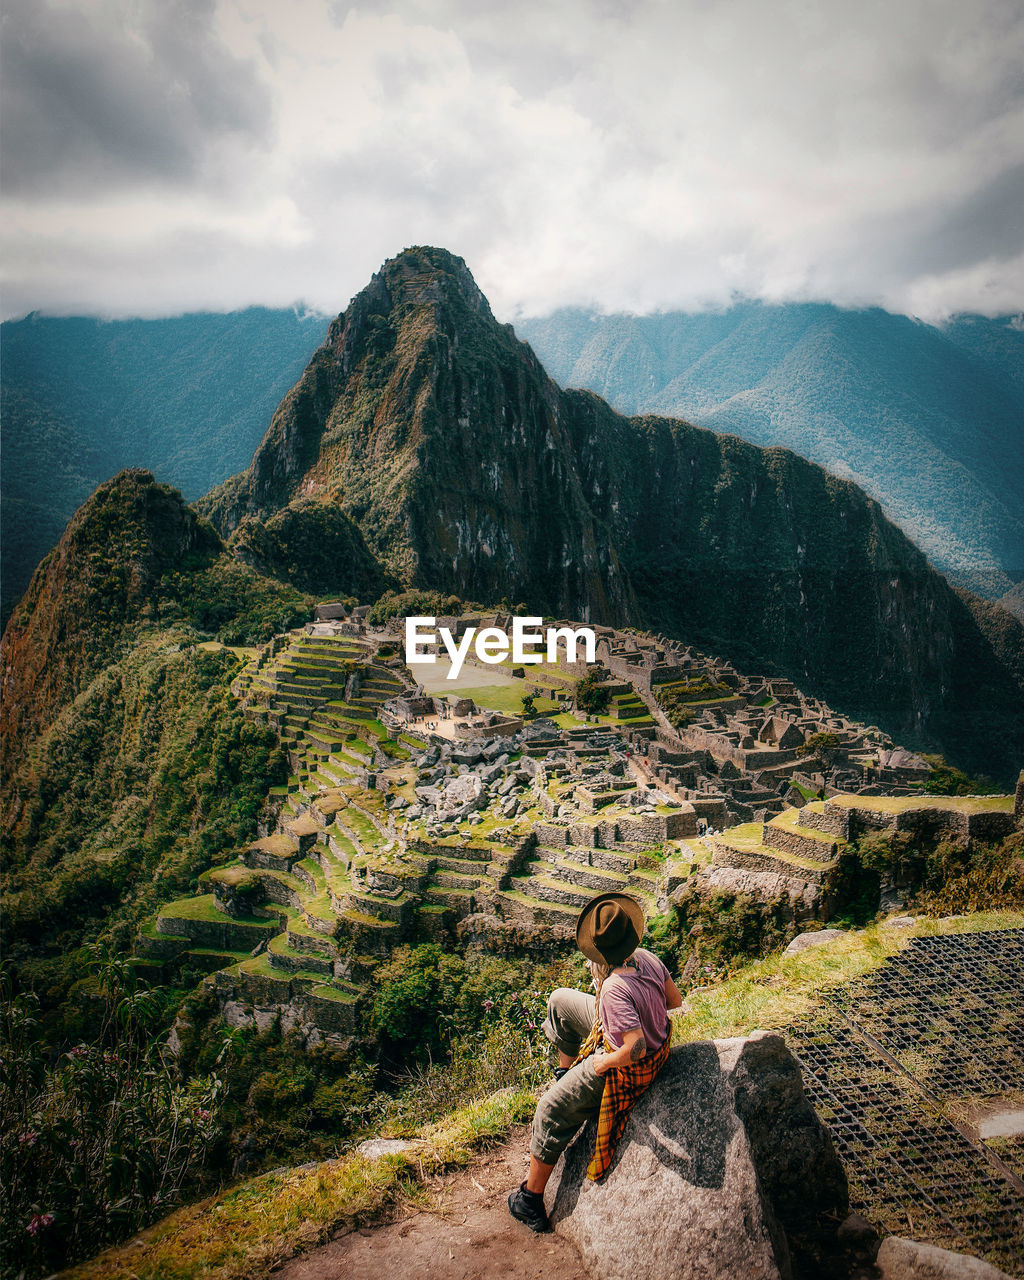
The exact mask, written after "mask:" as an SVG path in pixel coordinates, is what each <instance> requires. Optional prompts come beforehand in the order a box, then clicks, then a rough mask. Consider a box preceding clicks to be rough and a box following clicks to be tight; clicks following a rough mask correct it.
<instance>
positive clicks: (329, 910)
mask: <svg viewBox="0 0 1024 1280" xmlns="http://www.w3.org/2000/svg"><path fill="white" fill-rule="evenodd" d="M301 910H302V916H303V920H304V922H305V924H306V927H307V928H308V929H310V930H311V931H312V932H313V933H319V934H322V935H327V936H333V934H334V931H335V929H336V928H337V925H338V913H337V912H336V911H335V910H334V906H333V904H332V902H331V895H330V889H328V890H327V891H326V892H324V893H319V894H317V895H316V897H315V898H307V899H306V900H305V901H304V902H303V904H302V907H301ZM318 925H319V926H320V927H319V928H318V927H317V926H318Z"/></svg>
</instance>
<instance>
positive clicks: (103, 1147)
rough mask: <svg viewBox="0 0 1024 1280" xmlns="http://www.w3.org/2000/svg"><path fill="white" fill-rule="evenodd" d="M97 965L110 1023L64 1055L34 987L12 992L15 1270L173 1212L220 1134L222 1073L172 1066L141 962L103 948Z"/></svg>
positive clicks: (9, 1245)
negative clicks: (45, 1033)
mask: <svg viewBox="0 0 1024 1280" xmlns="http://www.w3.org/2000/svg"><path fill="white" fill-rule="evenodd" d="M90 968H91V969H92V978H91V981H90V984H89V985H90V989H91V990H92V991H93V993H94V1000H95V1004H96V1007H97V1010H98V1013H99V1019H98V1025H99V1033H98V1035H96V1036H95V1038H94V1039H93V1040H92V1041H91V1042H88V1043H82V1044H77V1045H75V1046H73V1047H72V1048H71V1049H70V1050H68V1051H67V1052H65V1053H62V1054H61V1055H60V1056H59V1057H58V1058H57V1059H56V1060H55V1061H51V1059H50V1054H49V1051H48V1048H47V1045H46V1044H45V1042H44V1040H43V1037H42V1035H41V1026H40V1021H39V1017H38V1004H37V1002H36V1001H35V999H34V997H33V996H31V995H18V996H12V995H11V994H10V993H9V992H5V993H4V998H3V1001H2V1020H3V1021H2V1031H3V1042H2V1046H0V1067H2V1070H0V1132H2V1139H3V1140H2V1155H0V1168H2V1174H3V1177H2V1193H0V1194H2V1203H3V1212H2V1215H0V1218H2V1223H0V1243H2V1245H3V1249H4V1256H5V1260H6V1264H7V1267H8V1268H9V1270H10V1271H11V1272H12V1273H13V1272H14V1271H16V1270H22V1271H23V1273H24V1274H27V1275H35V1274H47V1273H49V1272H51V1271H53V1270H54V1269H55V1268H56V1267H60V1266H63V1265H65V1264H66V1263H68V1262H72V1261H74V1260H76V1259H79V1258H82V1257H86V1256H88V1255H89V1254H92V1253H95V1252H96V1251H97V1250H98V1249H100V1248H102V1247H103V1246H104V1245H106V1244H109V1243H110V1242H111V1241H114V1240H118V1239H122V1238H123V1237H124V1236H126V1235H128V1234H129V1233H131V1232H134V1231H137V1230H139V1228H140V1227H143V1226H145V1225H146V1224H147V1223H149V1222H152V1221H153V1220H154V1219H156V1218H158V1217H161V1216H162V1215H163V1214H165V1213H166V1212H167V1211H168V1210H169V1209H170V1208H171V1207H172V1206H173V1205H174V1204H175V1203H177V1202H178V1201H179V1200H180V1199H181V1198H182V1196H183V1194H184V1193H185V1192H186V1191H189V1190H193V1189H194V1188H195V1187H196V1185H197V1184H198V1182H199V1180H200V1177H201V1174H202V1171H203V1167H204V1165H205V1162H206V1153H207V1149H208V1147H209V1144H210V1142H211V1140H212V1139H213V1138H214V1136H215V1134H216V1130H217V1124H218V1121H217V1107H218V1099H219V1095H220V1090H221V1084H220V1081H219V1080H218V1079H217V1078H216V1077H215V1076H208V1077H202V1078H198V1079H194V1080H192V1081H190V1082H188V1083H187V1084H186V1083H182V1082H180V1081H179V1080H178V1079H177V1078H175V1077H174V1076H173V1075H172V1073H171V1071H170V1070H169V1069H168V1067H167V1066H166V1065H165V1064H164V1062H163V1059H162V1057H161V1052H160V1046H159V1044H158V1041H157V1039H156V1036H155V1035H154V1034H153V1033H154V1030H155V1028H154V1021H153V1019H154V1010H155V1007H156V1006H155V1002H154V1000H153V998H152V996H151V995H150V993H148V992H145V991H142V990H141V989H140V988H139V987H138V986H137V985H136V982H135V978H134V976H133V974H132V970H131V967H130V965H128V964H127V963H125V962H124V961H119V960H114V959H111V958H109V957H104V956H102V955H100V953H99V952H97V951H93V953H92V959H91V963H90Z"/></svg>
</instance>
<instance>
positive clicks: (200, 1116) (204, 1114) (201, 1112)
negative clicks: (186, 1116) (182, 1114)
mask: <svg viewBox="0 0 1024 1280" xmlns="http://www.w3.org/2000/svg"><path fill="white" fill-rule="evenodd" d="M211 1114H212V1113H211V1112H209V1111H206V1110H205V1109H204V1108H203V1107H200V1108H199V1109H198V1111H196V1119H197V1120H209V1119H210V1116H211Z"/></svg>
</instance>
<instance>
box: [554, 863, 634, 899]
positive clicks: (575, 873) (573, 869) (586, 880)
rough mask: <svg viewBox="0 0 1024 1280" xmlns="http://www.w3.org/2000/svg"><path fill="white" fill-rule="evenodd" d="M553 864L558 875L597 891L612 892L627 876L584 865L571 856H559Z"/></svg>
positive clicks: (624, 881) (622, 883) (623, 882)
mask: <svg viewBox="0 0 1024 1280" xmlns="http://www.w3.org/2000/svg"><path fill="white" fill-rule="evenodd" d="M555 866H556V869H557V873H558V874H559V875H560V876H563V877H564V878H565V879H567V880H570V881H571V882H572V883H573V884H576V885H582V886H584V887H585V888H588V889H593V890H595V891H596V892H598V893H612V892H614V891H615V890H617V889H621V888H622V886H623V885H624V884H625V883H626V881H627V878H628V877H627V876H626V875H624V874H623V873H622V872H621V871H606V870H605V869H604V868H603V867H592V866H589V865H584V864H583V863H580V862H574V861H573V860H572V859H571V858H560V859H559V860H558V862H557V863H556V864H555ZM630 874H632V873H630Z"/></svg>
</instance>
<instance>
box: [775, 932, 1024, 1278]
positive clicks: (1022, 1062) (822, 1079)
mask: <svg viewBox="0 0 1024 1280" xmlns="http://www.w3.org/2000/svg"><path fill="white" fill-rule="evenodd" d="M831 1002H832V1004H833V1006H834V1007H833V1008H832V1009H829V1010H826V1011H824V1012H823V1013H822V1014H821V1015H820V1016H819V1017H818V1018H817V1019H816V1020H814V1021H812V1022H807V1023H804V1024H800V1025H797V1026H794V1027H791V1028H790V1029H789V1030H788V1032H787V1039H788V1040H789V1043H790V1046H791V1048H792V1049H793V1051H794V1053H795V1054H796V1055H797V1057H798V1058H799V1059H800V1062H801V1064H802V1066H803V1068H804V1080H805V1086H806V1089H807V1093H808V1096H809V1097H810V1099H811V1101H812V1102H813V1103H814V1105H815V1108H816V1109H817V1111H818V1113H819V1115H820V1116H821V1118H822V1120H823V1121H824V1122H825V1124H827V1126H828V1128H829V1130H830V1132H831V1133H832V1137H833V1140H834V1141H835V1143H836V1147H837V1149H838V1151H839V1154H840V1156H841V1158H842V1160H843V1162H844V1164H845V1165H846V1168H847V1173H848V1174H849V1177H850V1193H851V1201H852V1203H853V1205H854V1207H855V1208H857V1209H860V1210H861V1211H862V1212H865V1213H867V1214H869V1216H871V1217H872V1218H873V1219H874V1220H875V1221H876V1222H878V1223H879V1224H880V1225H881V1226H883V1227H885V1228H886V1229H887V1230H889V1231H892V1232H895V1233H898V1234H902V1235H909V1236H912V1237H915V1238H917V1239H925V1240H930V1241H933V1242H934V1243H936V1244H940V1245H942V1246H944V1247H945V1248H949V1249H957V1250H961V1251H964V1252H968V1253H972V1254H976V1255H980V1256H982V1257H985V1258H987V1259H988V1260H989V1261H991V1262H993V1263H995V1264H996V1265H997V1266H1000V1267H1002V1268H1003V1269H1004V1270H1006V1271H1010V1272H1014V1273H1017V1274H1021V1275H1024V1194H1022V1192H1021V1190H1020V1188H1019V1186H1016V1185H1014V1182H1013V1179H1012V1177H1010V1178H1008V1177H1006V1176H1005V1174H1003V1173H1001V1172H1000V1171H999V1169H998V1168H997V1167H996V1165H995V1164H994V1163H993V1162H992V1161H990V1160H989V1159H988V1158H987V1157H986V1154H985V1149H984V1146H983V1144H980V1143H978V1144H974V1143H972V1142H971V1141H970V1140H968V1138H967V1137H965V1136H964V1134H963V1133H962V1132H961V1131H960V1130H959V1129H958V1128H957V1127H956V1125H955V1124H953V1123H951V1121H950V1120H949V1119H947V1118H946V1116H945V1115H944V1114H942V1108H943V1107H945V1106H947V1105H948V1104H950V1103H953V1102H954V1101H955V1100H957V1099H972V1100H974V1099H977V1098H981V1097H992V1096H993V1095H1000V1094H1006V1093H1011V1094H1014V1093H1020V1092H1022V1091H1024V1037H1022V1034H1021V1033H1022V1031H1024V930H1010V931H1005V932H998V933H987V934H966V935H953V936H947V937H935V938H916V939H914V940H913V941H912V943H911V945H910V946H909V947H908V948H907V950H906V951H904V952H902V953H901V954H900V955H899V956H897V957H895V958H894V959H892V960H890V961H889V962H888V963H887V964H886V965H885V966H883V968H882V969H880V970H878V971H877V972H876V973H874V974H872V975H870V976H869V977H867V978H865V979H861V980H858V981H856V982H854V983H851V984H850V986H849V987H847V988H845V989H843V990H842V991H840V992H838V993H836V994H835V995H833V996H832V997H831ZM862 1033H866V1034H867V1035H868V1036H871V1037H873V1038H874V1039H875V1040H877V1041H878V1043H879V1044H880V1045H881V1046H882V1047H883V1048H884V1049H885V1050H887V1051H888V1052H889V1053H890V1054H891V1055H892V1056H893V1057H894V1058H895V1059H896V1060H897V1061H898V1062H899V1064H900V1067H902V1071H901V1070H900V1069H898V1068H897V1067H896V1066H894V1065H893V1064H892V1063H890V1062H888V1061H887V1060H886V1059H885V1057H884V1056H883V1055H882V1054H880V1053H878V1051H877V1050H876V1049H874V1048H873V1047H872V1046H871V1045H870V1043H869V1042H868V1041H867V1040H866V1039H865V1038H864V1036H863V1034H862ZM904 1072H906V1073H907V1074H904ZM907 1075H909V1076H912V1077H913V1080H911V1079H908V1078H907ZM915 1082H916V1083H917V1085H918V1086H920V1088H916V1087H915ZM922 1089H923V1090H924V1091H925V1092H926V1093H927V1094H928V1095H930V1098H931V1101H929V1098H927V1097H924V1096H922V1092H921V1090H922ZM951 1110H952V1113H953V1114H955V1113H956V1107H955V1106H954V1107H952V1108H951ZM998 1154H999V1156H1000V1157H1001V1158H1002V1160H1003V1161H1004V1163H1005V1164H1007V1165H1009V1166H1010V1168H1011V1170H1013V1171H1014V1172H1016V1173H1017V1174H1018V1177H1020V1175H1021V1173H1022V1172H1024V1159H1022V1153H1021V1149H1020V1144H1017V1143H1009V1144H1003V1145H1000V1146H999V1149H998Z"/></svg>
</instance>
